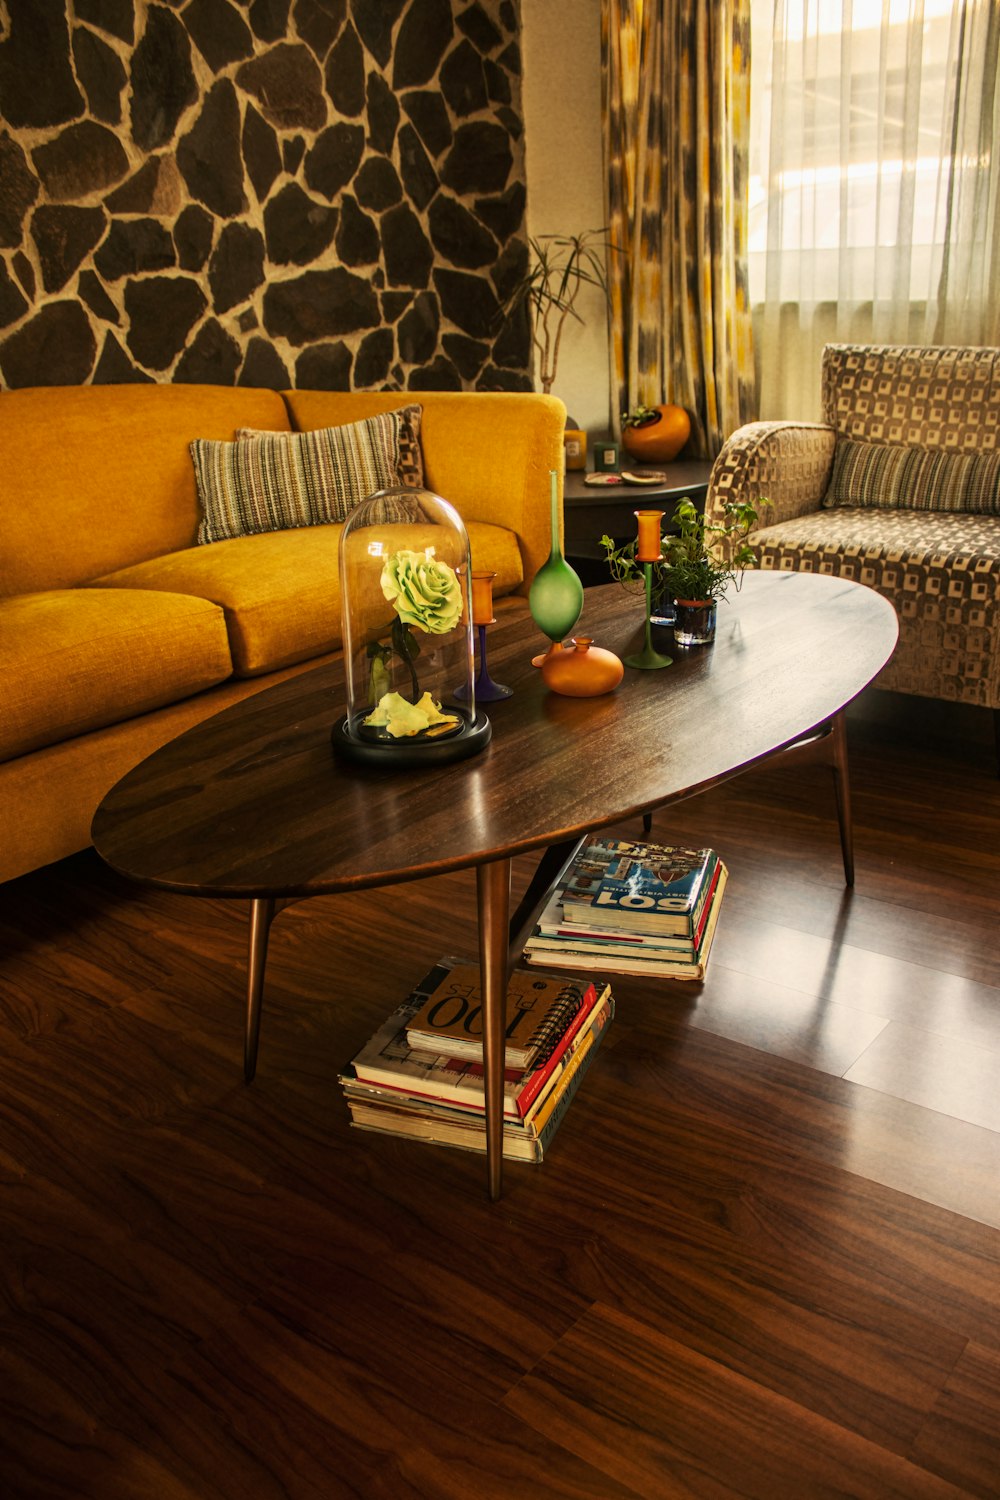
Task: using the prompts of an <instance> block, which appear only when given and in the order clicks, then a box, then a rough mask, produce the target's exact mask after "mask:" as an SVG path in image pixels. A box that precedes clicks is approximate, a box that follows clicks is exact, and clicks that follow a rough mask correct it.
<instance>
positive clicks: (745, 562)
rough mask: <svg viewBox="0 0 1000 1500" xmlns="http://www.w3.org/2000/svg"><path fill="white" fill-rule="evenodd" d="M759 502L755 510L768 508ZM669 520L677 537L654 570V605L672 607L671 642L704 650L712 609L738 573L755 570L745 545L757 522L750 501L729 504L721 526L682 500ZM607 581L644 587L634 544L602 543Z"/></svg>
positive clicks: (710, 631)
mask: <svg viewBox="0 0 1000 1500" xmlns="http://www.w3.org/2000/svg"><path fill="white" fill-rule="evenodd" d="M769 504H770V501H769V500H764V499H761V500H758V502H757V505H759V506H761V507H763V506H765V505H769ZM674 519H675V521H676V523H677V526H678V531H677V533H676V534H675V535H673V536H665V537H664V538H663V561H662V562H660V563H656V564H654V566H653V603H654V606H655V608H657V609H659V610H661V611H662V610H663V608H664V606H665V605H666V604H667V603H669V602H672V603H673V605H674V608H675V611H676V616H675V624H674V639H675V641H676V642H677V644H678V645H679V646H696V645H704V644H705V643H706V642H708V641H710V640H712V639H713V638H714V635H715V620H716V608H717V604H718V601H719V600H720V599H721V598H723V596H724V595H725V593H726V590H727V589H728V587H729V585H730V584H731V583H733V584H735V586H736V588H737V589H738V588H739V586H740V583H741V582H742V579H743V570H744V569H745V568H753V567H756V566H757V556H756V553H755V552H754V550H753V548H752V547H751V546H750V543H749V541H748V540H747V538H748V536H749V534H750V531H751V530H752V529H753V527H754V525H755V524H756V522H757V519H758V511H757V506H755V505H753V504H752V503H751V502H750V501H749V500H746V501H730V502H729V503H728V504H727V505H726V506H725V507H724V510H723V520H722V521H721V522H715V521H706V519H705V517H704V515H703V514H702V513H701V511H700V510H698V508H697V506H695V505H694V504H692V502H691V500H689V499H687V498H685V499H683V500H681V502H680V503H679V505H678V506H677V510H676V512H675V515H674ZM601 546H602V547H603V548H604V552H605V557H606V560H607V563H608V567H609V568H610V570H611V576H612V578H613V579H614V580H615V582H616V583H620V584H621V585H622V586H623V587H624V588H628V589H631V588H633V587H635V588H636V589H638V588H639V587H641V586H644V579H643V571H642V568H641V567H640V565H639V564H638V563H637V562H636V560H635V552H636V543H635V542H629V543H628V545H627V546H625V547H618V546H616V545H615V542H614V541H613V539H612V538H611V537H609V536H602V537H601Z"/></svg>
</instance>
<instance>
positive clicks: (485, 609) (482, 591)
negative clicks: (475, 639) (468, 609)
mask: <svg viewBox="0 0 1000 1500" xmlns="http://www.w3.org/2000/svg"><path fill="white" fill-rule="evenodd" d="M496 576H497V575H496V574H495V573H476V572H473V574H472V623H473V625H492V624H493V623H494V619H495V616H494V614H493V580H494V578H495V577H496Z"/></svg>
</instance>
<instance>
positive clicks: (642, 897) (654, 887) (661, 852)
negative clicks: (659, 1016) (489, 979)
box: [524, 838, 729, 980]
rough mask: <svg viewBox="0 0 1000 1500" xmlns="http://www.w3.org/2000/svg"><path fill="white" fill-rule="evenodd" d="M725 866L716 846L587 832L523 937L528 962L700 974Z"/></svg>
mask: <svg viewBox="0 0 1000 1500" xmlns="http://www.w3.org/2000/svg"><path fill="white" fill-rule="evenodd" d="M728 878H729V872H728V870H727V869H726V866H725V865H724V864H723V862H722V860H721V859H720V858H719V856H718V854H716V852H715V850H714V849H674V848H670V847H668V846H665V845H662V844H647V843H638V844H633V843H629V842H627V841H626V840H624V839H601V838H595V839H591V840H590V841H588V843H586V844H585V845H584V847H583V848H582V849H581V850H580V852H579V854H577V856H576V858H575V859H574V861H573V863H572V864H571V865H570V867H569V870H568V871H567V873H566V875H565V876H564V878H563V879H562V880H561V881H560V882H559V884H558V886H557V887H556V890H555V891H554V893H553V895H552V897H551V899H550V901H549V902H548V904H547V905H546V907H545V909H544V911H543V912H542V914H541V917H540V918H539V921H538V923H537V925H536V927H535V930H534V932H533V934H532V936H531V937H530V938H529V939H528V941H527V943H526V944H525V950H524V956H525V959H526V960H527V962H528V963H529V964H542V965H552V966H554V967H556V968H559V969H590V970H598V971H600V972H601V973H612V974H638V975H646V976H650V977H653V976H655V977H658V978H667V979H695V980H701V979H704V977H705V967H706V965H707V963H708V955H709V952H710V950H711V947H712V940H713V938H714V937H715V929H716V925H717V923H718V920H719V906H720V904H721V902H722V896H723V893H724V891H725V889H726V881H727V880H728Z"/></svg>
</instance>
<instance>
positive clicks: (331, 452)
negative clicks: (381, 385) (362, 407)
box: [191, 408, 413, 543]
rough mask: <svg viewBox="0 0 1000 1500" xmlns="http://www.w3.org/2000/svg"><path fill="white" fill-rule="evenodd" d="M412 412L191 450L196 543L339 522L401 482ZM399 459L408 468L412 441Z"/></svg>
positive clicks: (197, 443) (255, 435) (256, 435)
mask: <svg viewBox="0 0 1000 1500" xmlns="http://www.w3.org/2000/svg"><path fill="white" fill-rule="evenodd" d="M404 425H406V426H407V429H408V431H409V432H410V433H412V425H413V423H412V408H408V415H407V417H406V418H405V419H404V418H403V417H402V416H401V414H400V413H399V412H382V413H380V414H379V415H377V416H373V417H367V418H365V419H364V420H363V421H360V422H352V423H348V424H346V425H345V426H342V427H323V428H319V429H317V430H316V431H314V432H296V433H272V432H260V431H257V432H254V431H249V430H247V429H243V431H244V432H245V433H246V435H245V436H243V437H241V439H240V440H239V441H238V442H234V443H225V442H222V443H220V442H207V441H201V440H196V441H195V442H193V443H192V444H191V455H192V458H193V459H194V466H195V474H196V476H197V481H198V495H199V498H200V500H201V504H202V508H203V510H204V513H205V514H204V517H203V519H202V522H201V525H200V526H199V528H198V541H199V542H203V543H204V542H220V541H227V540H231V539H232V538H234V537H242V536H253V535H255V534H257V533H259V532H264V531H280V530H286V529H290V528H294V527H298V526H320V525H329V524H330V523H331V522H333V521H343V520H344V519H345V518H346V516H347V514H348V512H349V511H350V510H352V509H353V508H354V506H355V505H357V503H358V502H359V501H360V500H363V499H364V498H365V497H366V496H367V495H370V494H372V493H373V492H374V491H375V490H382V489H388V488H390V487H391V486H392V485H398V484H400V483H402V482H403V480H402V478H401V476H400V465H401V433H402V429H403V427H404ZM407 457H408V461H409V463H410V464H411V466H412V457H413V453H412V441H411V440H410V439H408V444H407Z"/></svg>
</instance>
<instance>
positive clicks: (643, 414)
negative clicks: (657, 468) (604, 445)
mask: <svg viewBox="0 0 1000 1500" xmlns="http://www.w3.org/2000/svg"><path fill="white" fill-rule="evenodd" d="M690 436H691V418H690V417H689V416H688V414H687V412H686V411H685V410H684V408H683V406H634V407H633V408H632V410H631V411H623V412H622V446H623V447H624V449H625V451H626V453H628V454H630V455H631V456H632V458H634V459H636V460H638V462H639V463H644V464H647V463H649V464H669V463H671V462H672V461H673V460H674V459H675V458H676V457H677V455H678V453H679V452H680V451H681V449H682V448H683V447H684V444H685V443H686V442H687V440H688V438H689V437H690Z"/></svg>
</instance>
